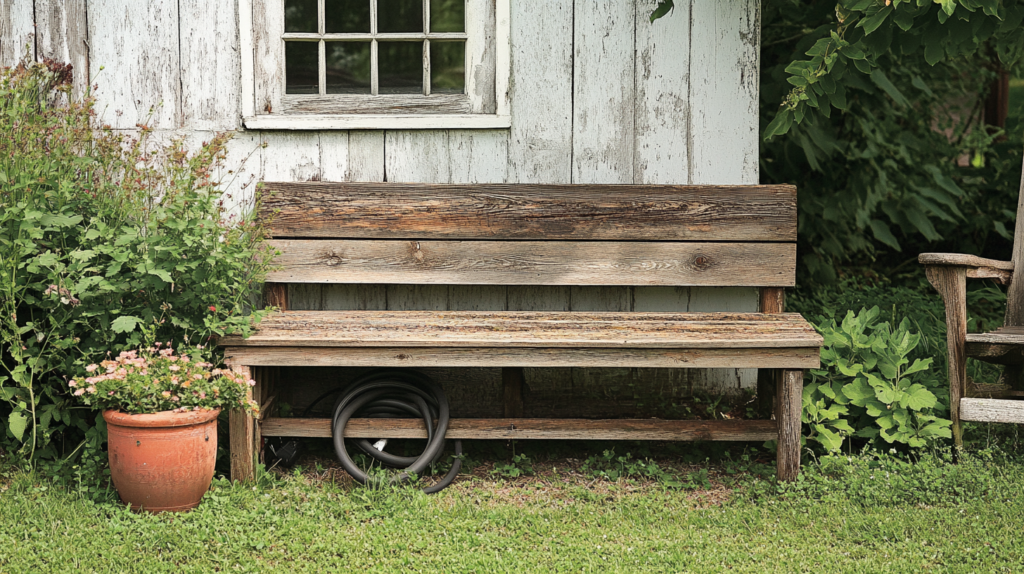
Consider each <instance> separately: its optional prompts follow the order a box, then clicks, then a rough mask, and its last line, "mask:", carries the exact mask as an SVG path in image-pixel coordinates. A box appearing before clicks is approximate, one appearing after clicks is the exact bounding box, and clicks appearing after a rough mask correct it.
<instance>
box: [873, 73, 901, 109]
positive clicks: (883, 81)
mask: <svg viewBox="0 0 1024 574" xmlns="http://www.w3.org/2000/svg"><path fill="white" fill-rule="evenodd" d="M871 81H873V82H874V83H875V85H877V86H878V87H879V88H882V90H883V91H884V92H885V93H886V94H888V95H889V97H890V98H892V100H893V101H894V102H896V105H898V106H902V107H906V106H909V105H910V101H909V100H907V98H906V97H904V95H903V94H902V93H901V92H900V91H899V89H898V88H897V87H896V86H895V85H894V84H893V83H892V82H891V81H890V80H889V77H888V76H886V75H885V72H883V71H882V70H881V69H880V68H875V69H874V70H872V72H871Z"/></svg>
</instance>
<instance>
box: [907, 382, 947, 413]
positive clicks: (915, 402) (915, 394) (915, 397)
mask: <svg viewBox="0 0 1024 574" xmlns="http://www.w3.org/2000/svg"><path fill="white" fill-rule="evenodd" d="M907 393H908V394H909V395H910V397H909V399H908V400H907V401H906V402H907V408H909V409H911V410H915V411H919V410H921V409H930V408H932V407H934V406H935V405H937V404H938V403H939V400H938V399H937V398H935V395H934V394H932V392H931V391H929V390H928V389H926V388H924V386H922V385H913V386H911V387H910V389H908V390H907Z"/></svg>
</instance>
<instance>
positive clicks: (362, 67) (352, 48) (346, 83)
mask: <svg viewBox="0 0 1024 574" xmlns="http://www.w3.org/2000/svg"><path fill="white" fill-rule="evenodd" d="M326 55H327V93H328V94H369V93H370V43H369V42H327V44H326Z"/></svg>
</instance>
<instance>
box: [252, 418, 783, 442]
mask: <svg viewBox="0 0 1024 574" xmlns="http://www.w3.org/2000/svg"><path fill="white" fill-rule="evenodd" d="M261 427H262V431H263V436H288V437H330V436H331V419H329V418H273V417H272V418H267V419H264V420H263V423H262V425H261ZM345 436H346V437H352V438H427V430H426V427H425V426H424V425H423V421H422V420H420V419H350V420H349V422H348V424H347V425H345ZM445 436H446V437H447V438H450V439H499V440H504V439H564V440H579V439H583V440H691V441H692V440H715V441H723V440H774V439H775V438H777V436H778V425H777V424H776V422H775V421H769V420H724V421H675V420H664V419H594V420H591V419H451V421H450V422H449V425H448V432H447V434H446V435H445Z"/></svg>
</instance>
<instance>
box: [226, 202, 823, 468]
mask: <svg viewBox="0 0 1024 574" xmlns="http://www.w3.org/2000/svg"><path fill="white" fill-rule="evenodd" d="M266 189H267V190H268V191H270V192H272V193H273V196H272V197H271V198H270V199H268V200H267V201H266V202H265V203H264V206H263V209H264V210H265V211H264V213H266V214H269V213H274V214H275V215H274V216H273V223H272V226H271V233H272V235H273V238H274V239H273V241H272V243H273V245H274V246H275V247H276V248H277V249H278V250H279V251H280V255H279V256H278V258H277V259H276V263H277V265H278V266H279V269H278V270H276V271H274V272H272V273H271V275H270V277H269V278H268V281H269V283H268V284H267V287H266V300H267V303H268V304H270V305H276V306H279V307H280V308H281V312H280V313H276V314H274V315H272V316H271V317H269V318H268V319H267V320H265V321H264V322H263V323H262V324H261V325H260V327H259V329H258V331H257V333H256V334H254V335H253V336H252V337H250V338H248V339H241V338H239V337H226V338H224V339H223V340H222V341H221V343H220V344H221V345H222V346H223V347H224V351H225V357H226V361H227V362H228V363H229V364H230V365H231V366H232V368H235V369H238V370H241V371H245V372H247V373H248V372H249V371H250V370H255V373H253V376H254V377H255V379H256V381H257V385H256V386H255V387H254V389H253V391H254V398H255V399H256V400H257V401H258V402H259V403H260V404H267V405H268V406H270V403H272V402H273V401H274V397H275V396H276V389H277V387H278V384H279V383H278V381H277V379H278V378H279V372H280V371H279V369H276V367H287V366H332V367H337V366H348V367H367V366H374V367H420V368H423V367H481V366H485V367H502V368H503V370H502V383H503V392H504V400H505V405H504V413H505V417H506V418H501V419H453V420H452V421H451V424H450V427H449V431H448V436H449V437H450V438H463V439H631V440H729V441H732V440H751V441H761V440H771V439H778V476H779V478H780V479H784V480H788V479H792V478H794V477H795V476H796V475H797V473H798V472H799V464H800V410H801V394H802V369H807V368H815V367H817V366H818V364H819V363H818V358H819V349H820V346H821V343H822V339H821V337H820V336H819V335H818V334H817V333H816V332H815V331H814V329H813V328H812V327H811V326H810V325H809V324H808V323H807V322H806V321H804V319H803V318H802V317H801V316H800V315H798V314H791V313H784V312H783V302H784V287H787V286H792V285H793V284H794V281H795V266H796V245H795V243H794V242H795V240H796V225H797V224H796V220H797V215H796V189H795V188H793V187H792V186H664V185H659V186H654V185H526V184H521V185H484V184H480V185H420V184H386V183H385V184H377V183H345V184H341V183H332V184H328V183H268V184H266ZM289 283H349V284H435V285H436V284H440V285H576V286H581V285H604V286H608V285H619V286H650V285H662V286H750V287H759V288H761V289H760V293H761V297H760V312H759V313H753V312H751V313H667V312H666V313H640V312H594V313H591V312H526V311H493V312H488V311H294V310H289V309H288V296H287V288H286V287H287V284H289ZM524 367H656V368H680V367H688V368H715V367H729V368H757V369H760V371H759V374H758V393H759V395H760V396H761V397H762V398H764V397H765V396H771V393H773V392H774V393H775V404H774V420H712V421H708V420H696V421H682V420H659V419H642V420H637V419H634V420H614V419H605V420H583V419H530V418H523V417H522V413H523V410H522V394H523V392H524V389H523V374H522V369H523V368H524ZM773 387H774V388H773ZM272 410H273V409H272V408H271V409H264V412H263V413H262V414H261V417H264V418H262V419H260V420H256V421H253V420H252V419H251V418H249V417H245V416H243V415H240V414H237V413H233V414H232V418H231V457H232V459H231V460H232V470H231V473H232V477H233V478H234V479H247V478H249V477H251V476H252V474H253V468H254V467H253V463H254V460H255V459H256V456H257V451H258V446H257V445H258V443H259V441H260V437H261V436H293V437H295V436H298V437H329V436H331V428H330V425H331V422H330V419H319V418H316V419H308V418H307V419H304V418H284V417H273V416H268V413H269V412H271V411H272ZM424 429H425V427H424V426H423V423H422V421H419V420H413V419H354V420H352V421H351V422H350V423H349V425H348V426H347V427H346V436H351V437H365V438H425V436H426V433H425V430H424Z"/></svg>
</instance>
